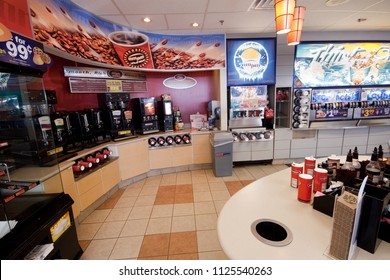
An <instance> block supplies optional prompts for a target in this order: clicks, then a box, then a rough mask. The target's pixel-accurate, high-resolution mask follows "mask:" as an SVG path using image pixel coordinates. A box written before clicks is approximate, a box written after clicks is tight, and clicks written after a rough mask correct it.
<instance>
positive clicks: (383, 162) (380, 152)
mask: <svg viewBox="0 0 390 280" xmlns="http://www.w3.org/2000/svg"><path fill="white" fill-rule="evenodd" d="M378 162H379V165H380V167H381V173H380V175H379V182H382V181H383V174H384V172H385V166H386V159H385V158H383V148H382V145H379V149H378Z"/></svg>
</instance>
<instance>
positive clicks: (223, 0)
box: [207, 0, 254, 13]
mask: <svg viewBox="0 0 390 280" xmlns="http://www.w3.org/2000/svg"><path fill="white" fill-rule="evenodd" d="M253 2H254V0H240V1H237V0H210V1H209V5H208V8H207V12H208V13H213V12H219V13H228V12H246V11H248V9H249V7H250V6H251V5H252V3H253Z"/></svg>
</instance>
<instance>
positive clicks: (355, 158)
mask: <svg viewBox="0 0 390 280" xmlns="http://www.w3.org/2000/svg"><path fill="white" fill-rule="evenodd" d="M352 166H353V167H354V168H355V170H356V178H360V168H361V165H360V162H359V152H358V149H357V147H355V149H354V150H353V153H352Z"/></svg>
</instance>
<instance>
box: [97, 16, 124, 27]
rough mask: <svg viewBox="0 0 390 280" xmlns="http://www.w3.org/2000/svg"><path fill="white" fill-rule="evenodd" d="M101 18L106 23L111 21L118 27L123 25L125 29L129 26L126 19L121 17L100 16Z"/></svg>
mask: <svg viewBox="0 0 390 280" xmlns="http://www.w3.org/2000/svg"><path fill="white" fill-rule="evenodd" d="M101 17H102V18H104V19H106V20H108V21H111V22H113V23H117V24H120V25H124V26H126V27H129V26H130V24H129V22H128V21H127V20H126V18H125V17H124V16H122V15H106V16H104V15H103V16H101Z"/></svg>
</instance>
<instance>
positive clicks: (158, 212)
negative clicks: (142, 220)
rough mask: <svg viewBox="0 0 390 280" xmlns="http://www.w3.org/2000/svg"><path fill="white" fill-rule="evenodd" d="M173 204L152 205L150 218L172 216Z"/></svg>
mask: <svg viewBox="0 0 390 280" xmlns="http://www.w3.org/2000/svg"><path fill="white" fill-rule="evenodd" d="M172 213H173V204H162V205H154V206H153V209H152V214H151V216H150V217H151V218H161V217H172Z"/></svg>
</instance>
